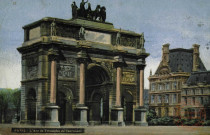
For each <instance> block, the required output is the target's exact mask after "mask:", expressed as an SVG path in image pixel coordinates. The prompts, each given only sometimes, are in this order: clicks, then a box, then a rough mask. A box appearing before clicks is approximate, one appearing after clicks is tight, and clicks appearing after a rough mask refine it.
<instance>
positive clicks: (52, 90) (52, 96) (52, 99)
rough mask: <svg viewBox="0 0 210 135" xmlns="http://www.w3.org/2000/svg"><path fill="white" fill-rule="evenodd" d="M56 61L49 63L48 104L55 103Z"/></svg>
mask: <svg viewBox="0 0 210 135" xmlns="http://www.w3.org/2000/svg"><path fill="white" fill-rule="evenodd" d="M56 65H57V63H56V61H55V60H52V61H51V80H50V82H51V83H50V103H52V104H55V103H56V79H57V78H56V72H57V71H56Z"/></svg>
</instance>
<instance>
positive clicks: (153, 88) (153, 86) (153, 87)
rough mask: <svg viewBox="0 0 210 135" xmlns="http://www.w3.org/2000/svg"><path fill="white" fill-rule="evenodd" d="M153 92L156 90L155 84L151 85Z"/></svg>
mask: <svg viewBox="0 0 210 135" xmlns="http://www.w3.org/2000/svg"><path fill="white" fill-rule="evenodd" d="M151 90H152V91H154V90H155V83H152V85H151Z"/></svg>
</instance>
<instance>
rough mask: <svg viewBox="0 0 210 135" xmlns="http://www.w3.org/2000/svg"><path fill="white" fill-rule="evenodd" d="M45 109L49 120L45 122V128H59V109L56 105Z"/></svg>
mask: <svg viewBox="0 0 210 135" xmlns="http://www.w3.org/2000/svg"><path fill="white" fill-rule="evenodd" d="M46 109H47V110H48V111H49V117H50V119H49V120H46V121H45V122H44V123H45V126H56V127H59V126H60V122H59V121H58V109H59V107H58V106H56V105H50V106H47V107H46Z"/></svg>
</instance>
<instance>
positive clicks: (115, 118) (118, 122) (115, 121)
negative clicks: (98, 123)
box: [110, 107, 125, 126]
mask: <svg viewBox="0 0 210 135" xmlns="http://www.w3.org/2000/svg"><path fill="white" fill-rule="evenodd" d="M110 124H111V125H113V126H125V122H124V121H123V108H121V107H118V108H112V110H111V123H110Z"/></svg>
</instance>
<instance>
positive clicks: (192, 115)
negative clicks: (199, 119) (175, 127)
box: [190, 109, 195, 117]
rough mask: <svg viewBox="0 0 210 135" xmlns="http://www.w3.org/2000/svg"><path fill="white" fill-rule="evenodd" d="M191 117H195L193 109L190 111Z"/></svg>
mask: <svg viewBox="0 0 210 135" xmlns="http://www.w3.org/2000/svg"><path fill="white" fill-rule="evenodd" d="M190 114H191V117H195V109H191V110H190Z"/></svg>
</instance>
